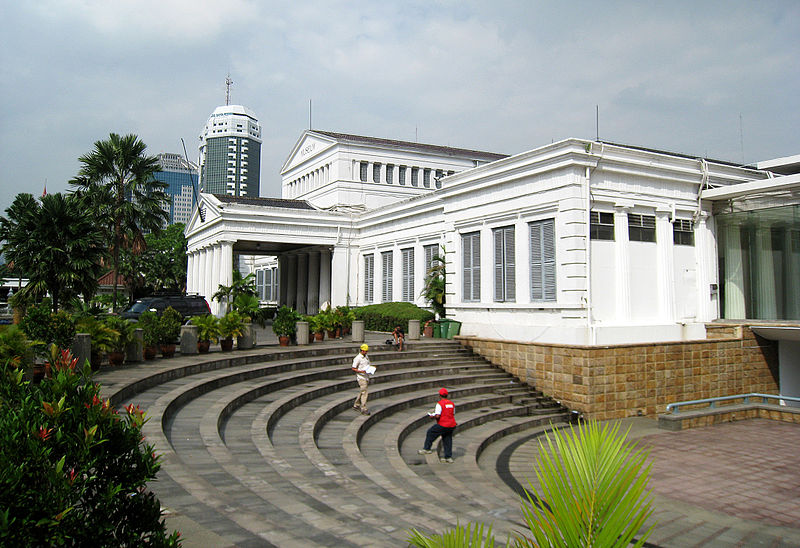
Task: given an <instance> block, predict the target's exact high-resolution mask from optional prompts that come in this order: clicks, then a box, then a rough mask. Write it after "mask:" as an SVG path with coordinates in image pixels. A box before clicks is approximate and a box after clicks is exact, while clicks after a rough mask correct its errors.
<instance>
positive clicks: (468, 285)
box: [461, 232, 481, 302]
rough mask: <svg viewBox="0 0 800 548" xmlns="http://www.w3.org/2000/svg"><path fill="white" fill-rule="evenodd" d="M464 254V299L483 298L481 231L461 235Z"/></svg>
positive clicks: (474, 299)
mask: <svg viewBox="0 0 800 548" xmlns="http://www.w3.org/2000/svg"><path fill="white" fill-rule="evenodd" d="M461 249H462V254H463V260H464V261H463V267H462V270H463V278H464V287H463V291H464V296H463V299H464V301H473V302H474V301H480V300H481V235H480V233H479V232H472V233H470V234H464V235H463V236H462V237H461Z"/></svg>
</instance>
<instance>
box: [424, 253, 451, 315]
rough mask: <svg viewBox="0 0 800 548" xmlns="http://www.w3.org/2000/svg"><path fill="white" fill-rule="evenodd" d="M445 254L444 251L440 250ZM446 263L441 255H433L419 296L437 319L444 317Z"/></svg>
mask: <svg viewBox="0 0 800 548" xmlns="http://www.w3.org/2000/svg"><path fill="white" fill-rule="evenodd" d="M442 252H443V253H445V251H444V249H443V250H442ZM445 268H446V263H445V259H444V257H443V256H441V255H435V256H434V257H433V258H432V259H431V265H430V268H428V272H427V273H426V274H425V281H424V283H423V287H422V292H421V296H422V297H423V298H424V299H425V300H426V301H428V302H429V303H430V305H431V308H432V309H433V312H434V314H436V316H437V317H438V318H444V315H445V289H446V287H447V280H446V275H445Z"/></svg>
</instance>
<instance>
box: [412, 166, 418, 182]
mask: <svg viewBox="0 0 800 548" xmlns="http://www.w3.org/2000/svg"><path fill="white" fill-rule="evenodd" d="M411 186H419V168H418V167H412V168H411Z"/></svg>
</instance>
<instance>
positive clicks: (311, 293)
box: [306, 251, 320, 314]
mask: <svg viewBox="0 0 800 548" xmlns="http://www.w3.org/2000/svg"><path fill="white" fill-rule="evenodd" d="M319 259H320V254H319V252H318V251H313V252H311V253H309V254H308V292H307V293H306V314H316V313H317V312H319Z"/></svg>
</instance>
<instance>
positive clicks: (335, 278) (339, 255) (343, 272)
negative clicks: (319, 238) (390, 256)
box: [331, 246, 379, 308]
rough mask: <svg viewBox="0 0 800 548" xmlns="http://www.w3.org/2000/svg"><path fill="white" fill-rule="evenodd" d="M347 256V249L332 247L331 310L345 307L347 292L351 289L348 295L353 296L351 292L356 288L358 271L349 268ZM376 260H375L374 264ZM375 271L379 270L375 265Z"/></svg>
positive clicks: (349, 263)
mask: <svg viewBox="0 0 800 548" xmlns="http://www.w3.org/2000/svg"><path fill="white" fill-rule="evenodd" d="M349 255H350V253H349V250H348V248H347V247H345V246H334V248H333V257H332V259H331V308H333V307H336V306H343V305H346V304H347V294H348V291H349V290H351V289H352V291H350V293H351V294H355V293H354V292H353V291H354V289H355V288H357V287H358V282H357V280H358V279H359V277H360V274H359V272H358V269H356V268H351V266H352V265H351V261H350V256H349ZM376 255H377V253H376ZM377 260H378V259H377V258H376V263H377ZM375 270H376V271H378V270H379V265H378V264H376V265H375ZM348 286H349V287H348ZM377 290H378V289H377V288H376V291H377ZM376 302H377V301H376Z"/></svg>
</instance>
